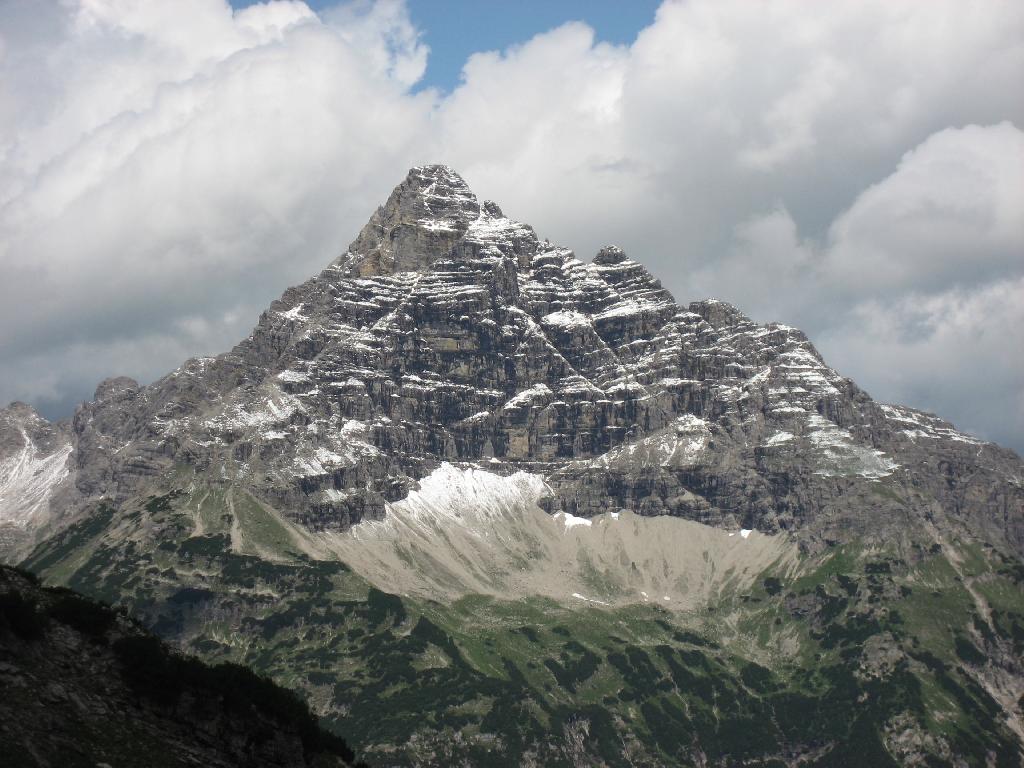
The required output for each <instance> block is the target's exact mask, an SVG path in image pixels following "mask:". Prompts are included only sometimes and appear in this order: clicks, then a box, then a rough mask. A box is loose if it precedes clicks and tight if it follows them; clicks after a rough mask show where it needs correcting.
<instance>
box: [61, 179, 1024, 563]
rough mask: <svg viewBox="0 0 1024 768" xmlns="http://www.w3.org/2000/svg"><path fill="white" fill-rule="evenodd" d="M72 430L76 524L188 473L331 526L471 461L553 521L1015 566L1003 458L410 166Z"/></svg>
mask: <svg viewBox="0 0 1024 768" xmlns="http://www.w3.org/2000/svg"><path fill="white" fill-rule="evenodd" d="M72 439H73V443H74V453H73V455H72V458H71V466H72V468H73V472H72V474H71V477H70V478H69V480H67V481H66V482H65V484H64V486H63V487H62V488H61V490H60V493H61V494H62V495H61V496H60V498H61V499H62V501H63V503H65V504H66V505H68V506H69V507H72V508H78V509H85V508H87V507H88V506H89V505H90V504H92V503H94V502H96V501H98V500H99V499H105V500H107V501H108V502H114V503H116V502H118V501H119V500H123V499H126V498H129V497H131V496H133V495H137V494H139V493H141V492H143V491H144V489H146V488H148V487H150V486H152V485H154V484H161V483H163V484H164V485H165V486H166V485H172V484H173V483H181V482H183V478H188V477H193V478H194V477H200V478H202V479H203V481H204V482H208V483H211V484H218V483H221V484H242V485H244V486H245V487H246V488H247V489H249V490H250V491H252V492H253V493H255V494H256V495H258V496H259V497H261V498H262V499H263V500H264V501H266V502H267V503H269V504H271V505H273V506H274V507H276V508H278V509H280V510H282V511H284V512H285V513H287V514H288V515H289V516H291V517H292V518H293V519H295V520H297V521H300V522H301V523H303V524H305V525H307V526H309V527H312V528H339V529H344V528H347V527H349V526H351V525H353V524H355V523H357V522H359V521H360V520H362V519H365V518H371V519H372V518H380V517H381V516H382V515H383V510H384V504H385V503H386V502H388V501H395V500H398V499H401V498H403V497H404V496H405V495H406V494H407V493H408V491H409V489H410V488H412V487H414V486H415V484H416V483H417V481H418V480H419V479H420V478H422V477H424V476H425V475H427V474H428V473H429V472H430V471H431V470H432V469H433V468H435V467H436V466H437V465H438V464H439V463H440V462H442V461H449V462H463V463H467V462H468V463H473V462H486V465H487V467H488V468H489V469H491V470H492V471H497V472H503V473H511V472H513V471H516V470H519V469H525V470H529V471H532V472H536V473H540V474H542V475H543V476H544V477H545V478H546V479H547V482H548V485H549V488H550V494H549V495H548V497H547V499H546V501H545V503H546V505H547V506H548V508H549V510H550V511H552V512H555V511H559V510H563V511H566V512H569V513H571V514H573V515H577V516H582V517H589V516H592V515H594V514H597V513H599V512H603V511H606V510H607V509H608V508H609V506H611V507H613V508H615V507H619V508H626V509H631V510H633V511H635V512H637V513H639V514H643V515H677V516H682V517H686V518H690V519H693V520H698V521H701V522H705V523H710V524H713V525H718V526H726V527H732V526H743V527H746V528H756V529H759V530H762V531H765V532H774V531H779V530H789V531H794V532H796V534H797V535H798V536H799V537H800V538H801V540H802V541H803V543H804V544H805V545H806V546H808V547H812V548H814V547H820V546H824V545H825V544H827V543H828V542H830V541H835V540H844V539H846V538H849V537H852V536H855V535H856V536H864V537H868V538H871V537H891V536H894V535H904V534H905V532H906V531H908V530H910V531H916V532H917V533H919V534H920V535H921V536H925V537H927V536H930V535H932V529H933V527H934V526H936V525H938V526H940V527H943V526H945V527H947V528H951V529H955V530H956V531H957V533H958V535H961V534H962V535H965V536H968V537H970V536H982V537H984V538H986V539H987V540H990V541H992V542H997V543H999V542H1001V543H1003V544H1006V545H1007V546H1009V547H1011V548H1012V549H1015V550H1016V551H1017V552H1021V551H1024V490H1022V485H1021V483H1022V477H1024V469H1022V463H1021V460H1020V458H1019V457H1018V456H1016V455H1015V454H1014V453H1012V452H1010V451H1007V450H1004V449H1002V448H999V447H998V446H995V445H992V444H988V443H984V442H982V441H980V440H977V439H975V438H973V437H971V436H969V435H965V434H962V433H960V432H958V431H956V430H955V429H954V428H953V427H952V426H951V425H950V424H948V423H946V422H943V421H942V420H940V419H938V418H937V417H934V416H931V415H929V414H924V413H921V412H919V411H915V410H912V409H908V408H903V407H897V406H887V405H882V404H879V403H876V402H874V401H873V400H872V399H871V398H870V397H869V396H868V395H867V394H866V393H865V392H863V391H862V390H860V389H859V388H858V387H857V386H856V385H855V384H854V383H853V382H851V381H850V380H848V379H846V378H844V377H842V376H840V375H839V374H838V373H836V372H835V371H834V370H832V369H831V368H830V367H829V366H828V365H826V364H825V362H824V361H823V360H822V358H821V356H820V355H819V353H818V352H817V350H816V349H815V348H814V346H813V345H812V344H811V343H810V341H809V340H808V339H807V338H806V336H804V334H802V333H801V332H800V331H798V330H796V329H793V328H790V327H787V326H784V325H780V324H769V325H764V326H762V325H758V324H756V323H754V322H752V321H751V320H750V319H748V318H747V317H745V316H744V315H743V314H742V313H741V312H740V311H739V310H737V309H736V308H734V307H732V306H731V305H729V304H727V303H724V302H721V301H715V300H707V301H701V302H696V303H692V304H690V305H688V306H685V307H684V306H680V305H678V304H677V303H676V302H675V300H674V298H673V297H672V296H671V294H670V293H669V292H668V291H667V290H665V289H664V288H663V287H662V286H661V284H660V283H659V282H658V281H657V280H656V279H655V278H654V277H653V276H652V275H651V274H650V273H649V272H648V271H647V270H646V269H645V268H644V267H643V266H642V265H641V264H640V263H638V262H637V261H635V260H633V259H631V258H629V257H628V256H627V255H626V253H625V252H624V251H623V250H621V249H620V248H617V247H614V246H609V247H607V248H604V249H602V250H601V251H600V253H598V254H597V256H596V257H595V258H594V260H593V261H592V262H590V263H587V262H584V261H581V260H580V259H578V258H577V257H576V256H575V255H574V254H573V253H572V252H571V251H569V250H567V249H565V248H560V247H557V246H554V245H552V244H550V243H548V242H546V241H541V240H539V239H538V238H537V236H536V234H535V233H534V231H533V229H532V228H530V227H529V226H527V225H524V224H521V223H518V222H515V221H512V220H510V219H508V218H506V217H505V216H504V214H503V213H502V211H501V209H500V208H499V207H498V206H497V205H495V204H493V203H490V202H484V203H480V202H479V201H478V200H477V198H476V197H475V196H474V195H473V193H472V192H471V191H470V190H469V189H468V187H467V186H466V184H465V182H464V181H463V180H462V179H461V178H460V177H459V176H458V174H456V173H455V172H453V171H452V170H450V169H448V168H445V167H443V166H423V167H419V168H414V169H413V170H412V171H410V173H409V175H408V177H407V178H406V180H405V181H404V182H403V183H402V184H400V185H399V186H398V187H397V188H396V189H395V191H394V192H393V193H392V194H391V196H390V198H389V199H388V201H387V202H386V203H385V205H384V206H382V207H381V208H379V209H378V210H377V211H376V212H375V213H374V214H373V216H372V217H371V219H370V221H369V222H368V223H367V225H366V226H365V227H364V228H363V230H362V232H361V233H360V234H359V237H358V238H357V239H356V240H355V241H354V242H353V243H352V245H350V246H349V248H348V250H347V251H346V252H345V253H344V254H343V255H342V256H340V257H339V258H338V259H337V260H336V261H335V262H333V263H332V264H331V265H330V266H328V268H327V269H325V270H324V271H323V272H322V273H321V274H320V275H318V276H317V277H314V278H313V279H311V280H309V281H308V282H306V283H304V284H303V285H301V286H298V287H295V288H290V289H288V290H287V291H286V292H285V293H284V295H283V296H282V297H281V299H279V300H278V301H276V302H274V303H273V304H272V305H271V307H270V309H269V310H268V311H267V312H265V313H264V314H263V315H262V316H261V318H260V320H259V323H258V324H257V326H256V328H255V329H254V330H253V332H252V334H251V335H250V336H249V337H248V338H247V339H245V340H244V341H243V342H242V343H240V344H239V345H238V346H237V347H236V348H235V349H234V350H232V351H231V352H229V353H227V354H225V355H222V356H220V357H217V358H208V359H202V360H192V361H189V362H188V363H186V364H185V365H183V366H182V367H181V368H179V369H178V370H177V371H175V372H173V373H172V374H170V375H169V376H167V377H165V378H163V379H161V380H160V381H157V382H155V383H154V384H152V385H150V386H147V387H139V386H137V385H136V384H135V383H134V382H131V381H130V380H123V379H119V380H112V381H109V382H105V383H104V384H103V385H101V387H100V388H99V389H98V390H97V394H96V398H95V399H94V401H93V402H91V403H87V404H85V405H83V406H82V407H81V408H80V409H79V410H78V412H77V413H76V415H75V418H74V421H73V425H72ZM182 473H184V474H182ZM174 478H176V479H174ZM908 521H909V522H910V523H911V524H908Z"/></svg>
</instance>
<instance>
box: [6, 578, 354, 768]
mask: <svg viewBox="0 0 1024 768" xmlns="http://www.w3.org/2000/svg"><path fill="white" fill-rule="evenodd" d="M0 659H2V661H0V679H2V680H3V683H4V696H3V698H2V699H0V714H2V718H0V738H2V743H3V746H4V765H6V766H10V768H22V766H39V765H55V764H58V763H59V764H62V765H83V766H85V765H87V766H96V765H116V766H132V765H138V766H143V765H144V766H167V768H171V767H172V766H189V765H203V766H211V767H213V766H225V768H228V767H229V766H237V765H247V766H254V768H255V767H256V766H260V767H262V766H267V767H269V766H296V767H298V766H311V765H316V766H324V768H326V767H327V766H343V765H349V764H350V763H351V760H352V758H353V755H352V752H351V750H350V749H349V748H348V746H347V745H346V744H345V743H344V742H343V741H342V740H340V739H338V738H336V737H332V736H331V735H330V734H327V733H326V732H324V731H321V730H320V729H319V727H318V726H317V723H316V719H315V718H314V717H313V715H312V714H310V712H309V709H308V707H307V706H306V705H305V704H304V703H303V702H302V701H301V699H299V698H298V697H297V696H295V694H293V693H291V692H289V691H285V690H284V689H281V688H279V687H277V686H275V685H274V684H273V683H271V682H269V681H267V680H264V679H262V678H260V677H258V676H256V675H255V674H253V673H252V672H251V671H249V670H248V669H246V668H245V667H239V666H237V665H230V664H227V665H221V666H218V667H208V666H206V665H205V664H203V663H202V662H199V661H197V660H195V659H192V658H189V657H182V656H179V655H177V654H175V653H174V652H173V651H172V650H170V649H168V648H167V647H166V646H164V645H163V643H161V642H160V640H158V639H157V638H155V637H153V636H152V635H149V634H147V633H146V632H145V631H143V630H142V629H141V628H140V627H139V626H138V625H137V624H135V623H134V622H132V621H131V620H129V619H128V618H126V617H125V616H123V615H121V614H119V613H117V612H115V611H113V610H112V609H110V608H109V607H108V606H105V605H102V604H100V603H96V602H94V601H92V600H89V599H88V598H86V597H83V596H82V595H79V594H77V593H75V592H72V591H71V590H67V589H63V588H42V587H40V586H39V583H38V581H37V580H36V579H35V578H34V577H32V576H31V574H26V573H24V572H19V571H17V570H15V569H12V568H8V567H6V566H0Z"/></svg>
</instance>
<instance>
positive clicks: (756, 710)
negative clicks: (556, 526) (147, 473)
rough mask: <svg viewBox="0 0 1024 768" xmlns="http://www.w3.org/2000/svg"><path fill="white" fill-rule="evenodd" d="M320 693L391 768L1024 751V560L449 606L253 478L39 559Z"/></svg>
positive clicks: (826, 568) (885, 565) (127, 520)
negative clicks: (410, 588) (700, 597)
mask: <svg viewBox="0 0 1024 768" xmlns="http://www.w3.org/2000/svg"><path fill="white" fill-rule="evenodd" d="M25 565H26V567H28V568H30V569H32V570H34V571H36V572H38V573H40V574H41V575H43V576H44V577H45V578H46V579H47V580H48V581H53V582H55V583H61V584H66V585H69V586H72V587H74V588H75V589H78V590H80V591H83V592H86V593H88V594H91V595H94V596H96V597H100V598H102V599H105V600H108V601H111V602H119V603H121V604H123V605H125V606H126V607H127V608H128V609H129V610H130V611H131V612H133V613H134V614H135V615H136V616H138V617H139V618H140V619H141V620H142V621H144V622H145V623H146V624H148V625H149V626H151V627H153V628H154V629H155V630H156V631H157V632H158V633H160V634H161V635H163V636H164V637H167V638H169V639H171V640H173V641H174V642H176V643H178V644H180V645H181V646H183V647H184V648H187V649H188V650H191V651H194V652H196V653H198V654H200V655H202V656H203V657H205V658H207V659H209V660H213V661H234V662H239V663H244V664H246V665H249V666H251V667H253V668H254V669H256V670H257V671H260V672H262V673H266V674H268V675H270V676H271V677H273V678H274V679H275V680H276V681H277V682H279V683H281V684H283V685H286V686H289V687H292V688H294V689H296V690H300V691H302V692H303V693H304V695H305V696H306V698H307V699H308V701H309V702H310V704H311V706H312V707H313V709H314V710H315V711H317V712H319V713H320V714H321V716H322V718H323V722H324V723H325V724H327V725H328V726H329V727H332V728H334V729H336V730H337V731H338V732H340V733H343V734H344V735H345V736H346V738H348V739H349V740H350V741H351V742H353V744H354V745H355V746H357V747H358V748H359V750H360V752H361V754H363V755H364V756H365V757H366V758H367V759H368V760H370V761H371V762H373V763H375V764H380V765H438V766H442V765H450V764H452V761H454V760H456V759H457V758H464V759H466V760H468V761H469V763H470V764H472V765H480V766H486V765H495V766H504V765H530V764H534V765H546V766H563V765H564V766H573V765H609V766H620V765H621V766H626V765H650V766H655V765H721V766H729V765H765V766H767V765H779V766H781V765H796V764H799V765H813V766H844V765H849V766H854V765H872V766H885V765H900V764H908V765H909V764H917V765H936V766H938V765H948V764H950V763H951V762H953V760H954V759H959V760H961V761H962V764H965V765H969V766H989V765H995V766H1007V767H1008V766H1014V767H1016V766H1019V765H1021V759H1022V753H1021V746H1020V745H1021V741H1020V735H1019V733H1020V722H1021V706H1022V701H1021V694H1022V693H1024V671H1022V669H1021V661H1020V660H1021V658H1024V565H1022V564H1021V563H1020V562H1019V561H1017V560H1014V559H1013V558H1010V557H1007V556H1005V555H1002V554H1000V553H998V552H996V551H994V550H992V549H987V548H984V547H981V546H977V545H966V544H960V543H957V542H950V543H946V544H945V545H943V544H907V543H903V544H900V545H897V544H894V545H893V547H892V548H891V550H889V551H880V550H870V551H868V550H865V549H864V548H862V547H860V546H858V545H857V544H856V543H853V544H849V545H845V546H842V547H836V548H834V549H832V550H829V551H828V552H826V553H825V554H824V555H821V556H818V557H815V558H809V557H808V558H805V559H804V561H803V562H801V563H800V564H799V566H798V568H797V569H796V575H793V570H792V568H791V567H789V568H787V571H786V573H774V572H772V571H771V570H770V569H769V570H768V571H765V572H764V573H763V574H762V575H761V576H760V577H759V578H758V580H757V581H756V582H755V585H754V587H753V588H748V589H745V590H738V591H731V592H728V593H727V594H724V595H721V596H719V599H718V600H717V601H716V602H715V603H714V604H713V605H706V606H703V607H700V608H698V609H694V610H690V611H686V612H673V611H669V610H666V609H665V608H664V607H662V606H658V605H655V604H637V605H633V606H627V607H621V608H615V609H605V608H602V607H600V606H595V605H588V604H583V603H579V604H574V605H564V604H560V603H558V602H555V601H553V600H549V599H542V598H536V597H528V596H524V597H523V598H522V599H520V600H516V601H511V600H498V599H495V598H491V597H483V596H472V595H471V596H467V597H464V598H462V599H459V600H457V601H454V602H452V603H448V604H442V603H439V602H432V601H429V600H425V599H411V598H408V597H405V596H404V595H394V594H388V593H387V592H386V591H382V590H380V589H377V588H374V587H371V586H370V585H369V584H368V583H367V582H365V581H364V580H363V579H362V578H361V577H360V576H359V575H358V574H356V573H353V572H352V571H351V570H350V569H349V568H348V567H347V566H346V565H345V564H343V563H340V562H337V561H322V560H315V559H312V558H311V557H310V556H308V555H306V554H304V553H303V548H302V546H301V542H300V541H299V540H298V539H297V538H296V536H295V535H294V533H293V532H292V531H291V529H290V527H289V526H288V524H287V523H285V522H284V521H281V520H279V519H278V518H277V517H276V516H275V515H274V514H273V513H272V512H269V511H268V510H266V509H265V508H263V507H261V506H260V505H259V504H257V503H256V502H255V501H253V500H252V499H251V498H248V497H247V496H246V495H245V494H244V493H243V492H241V491H238V490H237V489H236V490H234V491H228V490H225V489H208V490H202V491H198V490H195V489H193V490H192V491H191V492H183V491H179V492H173V493H169V494H166V495H164V496H160V497H152V498H148V499H145V500H141V501H140V502H139V503H138V504H136V505H134V506H133V507H131V508H125V509H121V510H119V511H117V513H115V512H114V511H113V510H109V509H105V508H100V509H98V510H97V511H96V512H95V514H94V515H92V516H91V517H90V518H88V519H87V520H85V521H83V522H81V523H79V524H77V525H75V526H73V527H72V528H69V529H68V530H66V531H65V532H64V533H62V534H61V535H60V536H58V537H56V538H54V539H51V540H50V541H48V542H47V543H45V544H43V545H41V546H40V547H39V548H38V549H37V550H36V551H35V552H34V553H33V554H32V555H31V556H30V557H29V558H28V559H27V561H26V562H25Z"/></svg>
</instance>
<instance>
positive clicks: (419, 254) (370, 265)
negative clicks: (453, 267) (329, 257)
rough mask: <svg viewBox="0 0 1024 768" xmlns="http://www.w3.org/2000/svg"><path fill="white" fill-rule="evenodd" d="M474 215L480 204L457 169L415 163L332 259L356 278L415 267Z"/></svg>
mask: <svg viewBox="0 0 1024 768" xmlns="http://www.w3.org/2000/svg"><path fill="white" fill-rule="evenodd" d="M494 207H495V208H497V206H494ZM499 212H500V210H499ZM492 215H493V214H492ZM480 216H481V206H480V203H479V201H478V200H477V198H476V195H474V194H473V192H472V190H470V188H469V186H468V185H467V184H466V182H465V181H464V180H463V178H462V177H461V176H459V174H457V173H456V172H455V171H453V170H452V169H451V168H448V167H447V166H444V165H421V166H417V167H415V168H412V169H410V170H409V173H408V174H407V175H406V177H405V180H404V181H402V183H401V184H399V185H398V186H397V187H395V189H394V190H393V191H392V193H391V195H390V196H389V197H388V199H387V202H385V203H384V205H382V206H380V207H379V208H378V209H377V210H376V211H375V212H374V214H373V216H371V217H370V220H369V221H368V222H367V223H366V226H365V227H363V229H362V231H361V232H360V233H359V237H357V238H356V239H355V240H354V241H353V242H352V244H351V245H349V247H348V250H347V251H346V253H345V254H343V255H342V257H341V258H340V259H339V261H338V263H339V264H341V265H343V266H344V267H345V268H346V269H348V270H349V272H350V273H351V274H353V275H357V276H360V277H368V276H371V275H380V274H394V273H396V272H415V271H419V270H421V269H424V268H426V267H428V266H430V265H431V264H433V263H434V262H435V261H437V260H438V259H439V258H442V257H443V256H445V255H447V254H448V253H449V252H450V251H451V249H452V247H453V246H454V245H455V243H456V242H458V241H459V240H460V239H462V237H463V236H464V235H465V234H466V231H467V230H468V229H469V225H470V223H471V222H473V221H475V220H476V219H478V218H480Z"/></svg>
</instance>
